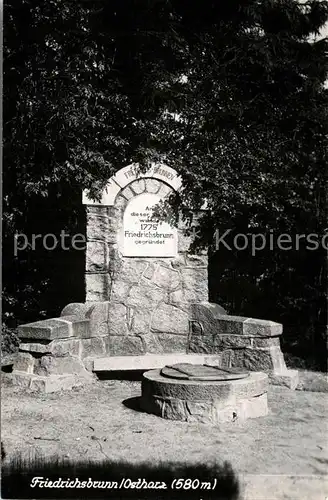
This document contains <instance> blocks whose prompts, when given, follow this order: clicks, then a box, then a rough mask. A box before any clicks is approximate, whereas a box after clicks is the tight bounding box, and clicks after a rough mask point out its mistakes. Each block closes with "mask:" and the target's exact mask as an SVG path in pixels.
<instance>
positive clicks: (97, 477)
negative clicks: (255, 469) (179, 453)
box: [1, 457, 240, 500]
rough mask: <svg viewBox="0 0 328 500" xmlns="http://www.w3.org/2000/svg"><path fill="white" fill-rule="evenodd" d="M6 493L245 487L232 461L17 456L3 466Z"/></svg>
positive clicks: (200, 493) (222, 492)
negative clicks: (70, 459) (72, 459)
mask: <svg viewBox="0 0 328 500" xmlns="http://www.w3.org/2000/svg"><path fill="white" fill-rule="evenodd" d="M1 498H3V499H18V498H21V499H22V498H26V499H32V498H33V499H37V498H53V499H58V498H79V499H81V498H102V499H106V498H112V499H130V498H133V499H140V500H141V499H142V500H147V499H148V498H153V499H156V500H162V499H163V500H164V499H170V500H171V499H178V498H179V499H180V498H186V499H187V498H188V499H197V500H199V499H200V498H202V500H205V499H206V500H207V499H217V500H238V499H239V498H240V487H239V480H238V478H237V476H236V474H235V472H234V471H233V469H232V467H231V465H230V464H229V463H228V462H225V463H223V464H221V465H219V464H212V465H204V464H202V463H198V464H193V465H189V464H181V463H162V464H159V465H152V464H150V463H146V462H145V463H140V464H133V463H129V462H126V461H114V460H113V461H111V460H105V461H103V462H101V463H95V462H91V461H85V462H82V461H80V462H75V463H74V462H68V461H63V460H59V459H57V458H52V459H48V460H45V459H42V458H37V459H34V460H29V461H27V460H23V459H21V458H19V457H16V458H14V459H13V460H12V461H11V462H10V463H8V464H5V465H3V467H2V484H1Z"/></svg>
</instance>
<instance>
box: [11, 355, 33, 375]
mask: <svg viewBox="0 0 328 500" xmlns="http://www.w3.org/2000/svg"><path fill="white" fill-rule="evenodd" d="M34 363H35V358H34V357H33V356H32V354H29V353H27V352H19V353H18V354H17V357H16V359H15V363H14V370H17V371H19V372H26V373H33V367H34Z"/></svg>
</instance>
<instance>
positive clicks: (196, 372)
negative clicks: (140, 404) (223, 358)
mask: <svg viewBox="0 0 328 500" xmlns="http://www.w3.org/2000/svg"><path fill="white" fill-rule="evenodd" d="M161 375H163V376H164V377H169V378H175V379H180V380H199V381H207V380H208V381H210V380H211V381H220V380H238V379H242V378H246V377H248V376H249V372H247V371H245V370H243V369H242V368H219V367H217V366H211V365H193V364H190V363H177V364H175V365H168V366H164V368H162V370H161Z"/></svg>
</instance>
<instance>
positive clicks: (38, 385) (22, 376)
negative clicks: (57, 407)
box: [2, 371, 94, 393]
mask: <svg viewBox="0 0 328 500" xmlns="http://www.w3.org/2000/svg"><path fill="white" fill-rule="evenodd" d="M2 376H3V378H4V379H5V381H6V382H7V383H9V384H12V385H15V386H18V387H22V388H25V389H29V390H31V391H33V392H42V393H50V392H57V391H61V390H68V389H72V388H73V387H79V386H82V385H85V384H86V383H92V382H93V381H94V378H93V377H91V376H90V378H87V377H82V378H80V377H77V376H75V375H50V376H49V377H42V376H37V375H33V374H28V373H23V372H22V373H20V372H18V371H17V372H13V373H5V374H3V375H2Z"/></svg>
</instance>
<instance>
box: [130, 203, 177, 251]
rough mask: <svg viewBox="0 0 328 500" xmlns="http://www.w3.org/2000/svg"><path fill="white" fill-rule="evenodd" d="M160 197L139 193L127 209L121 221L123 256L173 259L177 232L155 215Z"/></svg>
mask: <svg viewBox="0 0 328 500" xmlns="http://www.w3.org/2000/svg"><path fill="white" fill-rule="evenodd" d="M160 200H161V197H160V196H158V195H156V194H149V193H145V194H141V195H139V196H137V197H135V198H133V199H132V200H131V201H130V202H129V204H128V206H127V207H126V210H125V214H124V220H123V235H122V236H123V255H124V256H126V257H174V256H176V255H177V230H176V228H174V227H172V226H170V224H168V223H167V222H162V221H159V220H158V219H156V218H155V216H154V207H155V206H156V205H157V204H158V203H159V201H160Z"/></svg>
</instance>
